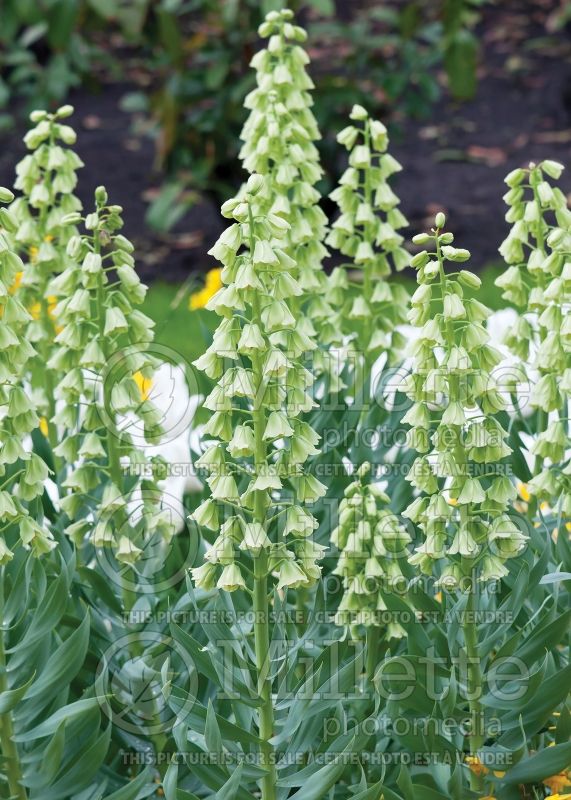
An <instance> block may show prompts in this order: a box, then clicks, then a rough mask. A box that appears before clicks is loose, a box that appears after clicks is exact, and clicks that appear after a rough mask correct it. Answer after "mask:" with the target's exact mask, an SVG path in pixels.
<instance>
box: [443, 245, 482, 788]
mask: <svg viewBox="0 0 571 800" xmlns="http://www.w3.org/2000/svg"><path fill="white" fill-rule="evenodd" d="M439 234H440V229H437V231H436V237H435V238H436V256H437V258H438V265H439V278H440V290H441V295H442V298H444V296H445V294H446V273H445V270H444V259H443V257H442V250H441V245H440V241H439ZM442 302H443V300H442ZM445 333H446V340H447V345H448V347H449V348H451V347H452V345H453V344H454V330H453V324H452V322H450V321H447V323H446V329H445ZM452 378H454V380H452ZM458 388H459V387H458V379H457V378H456V377H455V376H450V383H449V391H450V400H451V401H455V400H457V399H458ZM454 454H455V457H456V459H457V461H458V464H459V465H460V464H461V465H462V467H463V469H464V471H465V468H466V453H465V450H464V448H463V447H462V446H461V443H460V441H459V440H457V442H456V446H455V448H454ZM466 511H467V509H466V508H465V507H460V517H461V521H462V522H466V521H467V520H466ZM462 566H463V568H464V569H463V571H464V572H465V573H466V574H469V573H470V572H472V570H473V563H472V562H471V561H470V560H464V563H463V565H462ZM477 607H478V592H477V588H476V584H475V578H474V576H473V575H472V576H471V582H470V590H469V593H468V597H467V600H466V608H465V612H464V619H463V623H462V629H463V632H464V642H465V645H466V657H467V661H468V664H467V678H468V680H467V690H468V704H469V708H470V719H471V730H470V755H471V756H473V757H476V756H477V753H478V750H479V749H480V747H481V746H482V745H483V743H484V735H483V731H482V730H481V712H482V705H481V702H480V697H481V695H482V681H483V676H482V666H481V661H480V655H479V653H478V629H477V626H476V610H477ZM470 788H471V789H472V790H473V791H482V790H483V788H484V784H483V778H482V776H481V775H477V774H476V773H475V772H472V771H471V772H470Z"/></svg>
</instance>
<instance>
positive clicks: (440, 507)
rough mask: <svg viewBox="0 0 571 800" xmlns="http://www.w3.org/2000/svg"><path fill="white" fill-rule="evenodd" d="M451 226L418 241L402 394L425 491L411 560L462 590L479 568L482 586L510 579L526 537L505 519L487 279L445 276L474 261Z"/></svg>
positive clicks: (415, 511) (409, 513)
mask: <svg viewBox="0 0 571 800" xmlns="http://www.w3.org/2000/svg"><path fill="white" fill-rule="evenodd" d="M445 221H446V220H445V218H444V214H442V213H439V214H438V215H437V216H436V224H435V229H433V231H432V233H430V234H420V235H419V236H415V237H414V239H413V242H414V243H415V244H419V245H426V247H427V249H425V250H422V251H421V252H420V253H418V254H417V255H415V256H414V258H413V259H412V266H413V267H415V268H416V269H417V270H418V288H417V290H416V291H415V293H414V294H413V296H412V299H411V304H412V307H411V311H410V317H409V318H410V321H411V323H412V324H413V325H414V326H415V327H417V328H419V336H418V339H417V340H416V341H415V343H414V348H413V354H414V366H413V369H412V372H411V374H410V375H408V376H407V378H406V379H405V380H404V382H403V385H402V387H401V388H402V390H403V391H404V392H405V394H406V395H407V397H408V398H409V399H410V400H411V401H412V405H411V407H410V408H409V410H408V411H407V413H406V414H405V416H404V417H403V422H405V423H407V424H409V425H410V426H411V427H410V430H409V433H408V437H407V439H408V445H409V446H410V447H411V448H413V449H415V450H416V451H418V453H419V455H418V457H417V458H416V460H415V461H414V463H413V465H412V467H411V471H410V473H409V475H408V476H407V480H409V481H410V483H411V484H412V486H414V487H415V489H417V490H418V491H419V493H420V494H419V496H418V497H417V498H416V499H415V500H414V501H413V502H412V504H411V505H410V506H409V507H408V508H407V509H406V511H405V512H404V516H406V517H408V518H409V519H410V520H411V521H412V522H414V523H415V524H417V525H418V527H419V528H420V529H421V531H422V532H423V534H424V541H423V542H422V544H421V545H420V546H419V547H417V548H416V552H415V554H414V555H413V556H412V557H411V558H410V559H409V560H410V563H412V564H414V565H416V566H418V567H419V568H420V569H421V571H422V572H424V573H425V574H431V573H432V571H433V569H434V566H435V562H439V563H440V562H442V563H441V566H442V569H441V570H440V574H439V579H438V581H437V584H438V585H440V586H443V587H445V588H447V589H456V588H458V587H459V586H460V585H461V583H462V579H463V578H464V577H465V576H468V575H471V574H473V573H474V572H475V571H477V572H478V573H479V579H480V580H481V581H483V582H485V581H488V580H493V579H499V578H501V577H503V576H504V575H506V574H507V570H506V567H505V566H504V564H505V561H506V560H507V559H509V558H511V557H513V556H516V555H517V554H518V553H519V552H520V551H521V550H522V548H523V547H524V545H525V540H526V537H525V536H524V535H523V534H522V533H521V532H520V530H519V529H518V527H517V526H516V525H515V523H514V522H513V521H512V519H511V517H510V516H509V514H508V513H507V512H508V509H509V505H510V502H511V500H513V498H514V496H515V489H514V487H513V485H512V483H511V481H510V479H509V477H508V476H507V475H505V474H503V473H504V471H503V470H502V469H501V467H502V465H501V464H498V462H500V461H502V459H504V458H506V457H507V456H508V455H509V454H510V452H511V449H510V447H509V446H508V445H507V443H506V437H507V433H506V431H505V430H504V429H503V427H502V425H501V424H500V422H499V420H498V418H497V416H496V413H497V412H498V411H500V410H501V409H502V408H503V401H502V397H501V395H500V394H499V392H498V389H497V386H496V384H495V382H494V379H493V376H492V370H493V368H494V367H495V366H496V365H497V364H498V363H499V361H500V360H501V357H502V356H501V353H500V352H499V351H498V350H497V349H496V348H494V347H492V346H491V345H490V342H489V336H488V333H487V331H486V329H485V327H484V325H483V323H484V321H485V320H486V318H487V317H488V316H489V314H490V311H489V309H488V308H487V307H486V306H485V305H483V304H482V303H480V302H479V301H478V300H477V299H476V298H475V297H471V296H470V294H471V291H472V290H474V289H477V288H479V286H480V279H479V278H478V277H477V275H475V274H474V273H472V272H470V271H468V270H465V269H460V270H459V271H457V272H456V271H455V272H451V273H448V274H447V273H446V272H445V264H446V263H451V264H454V265H455V264H461V263H462V262H465V261H467V260H468V259H469V257H470V253H469V252H468V251H467V250H463V249H461V248H456V247H454V246H453V245H452V242H453V236H452V234H451V233H445V232H443V231H442V228H443V227H444V225H445ZM467 290H468V291H467Z"/></svg>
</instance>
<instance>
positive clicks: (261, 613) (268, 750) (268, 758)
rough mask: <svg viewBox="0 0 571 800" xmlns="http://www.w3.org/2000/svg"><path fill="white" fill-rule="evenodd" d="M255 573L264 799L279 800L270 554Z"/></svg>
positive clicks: (259, 560)
mask: <svg viewBox="0 0 571 800" xmlns="http://www.w3.org/2000/svg"><path fill="white" fill-rule="evenodd" d="M254 568H255V572H254V644H255V650H256V671H257V678H258V692H259V694H260V697H261V700H262V705H261V707H260V710H259V737H260V739H262V741H263V744H262V745H261V752H260V756H261V759H260V766H261V767H263V768H264V769H266V770H267V774H266V775H265V776H264V777H263V778H262V780H261V790H262V795H261V796H262V800H275V798H276V782H277V774H276V767H275V763H274V757H273V754H274V750H273V747H272V745H271V744H270V741H269V740H270V739H271V738H272V736H273V735H274V711H273V706H272V683H271V679H270V677H269V676H268V665H269V649H270V638H269V630H268V616H269V607H268V584H267V580H268V579H267V556H266V554H265V553H264V552H263V550H262V551H261V552H260V555H259V556H257V557H256V559H255V567H254Z"/></svg>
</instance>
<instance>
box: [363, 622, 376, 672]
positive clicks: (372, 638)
mask: <svg viewBox="0 0 571 800" xmlns="http://www.w3.org/2000/svg"><path fill="white" fill-rule="evenodd" d="M378 651H379V628H378V627H377V626H376V625H371V627H369V628H367V663H366V671H367V678H368V680H369V681H372V680H373V678H374V677H375V670H376V668H377V662H378Z"/></svg>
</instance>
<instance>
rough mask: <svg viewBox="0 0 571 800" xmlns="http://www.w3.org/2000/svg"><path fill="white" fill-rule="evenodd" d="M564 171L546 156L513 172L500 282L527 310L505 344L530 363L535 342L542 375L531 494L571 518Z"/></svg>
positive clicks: (570, 280) (569, 291)
mask: <svg viewBox="0 0 571 800" xmlns="http://www.w3.org/2000/svg"><path fill="white" fill-rule="evenodd" d="M562 171H563V166H562V165H561V164H558V163H557V162H555V161H543V162H541V163H540V164H537V165H535V164H530V166H529V168H527V169H516V170H513V171H512V172H510V174H509V175H508V176H507V177H506V183H507V185H508V187H509V189H508V192H507V193H506V194H505V195H504V200H505V202H506V203H507V205H508V207H509V210H508V212H507V214H506V220H507V221H508V222H510V223H511V224H512V227H511V230H510V233H509V235H508V237H507V238H506V240H505V241H504V242H503V244H502V246H501V247H500V253H501V254H502V256H503V258H504V260H505V261H506V263H507V264H509V267H508V269H507V270H506V271H505V272H504V273H503V274H502V275H501V276H500V277H499V278H498V279H497V280H496V285H497V286H499V287H500V288H501V289H503V297H504V298H505V299H506V300H509V301H510V302H512V303H513V304H514V305H515V306H516V307H517V308H518V310H519V312H520V316H519V319H518V321H517V324H516V326H515V327H514V328H513V330H510V331H509V332H508V334H507V338H506V344H507V345H508V347H510V349H511V350H512V351H513V353H514V354H515V355H516V356H517V357H519V358H520V359H522V360H524V361H525V360H526V359H529V357H530V350H531V347H530V346H531V345H532V344H533V358H532V359H531V365H532V367H533V369H534V370H535V371H536V373H537V375H538V379H537V380H536V381H535V382H534V385H533V389H532V393H531V398H530V402H531V406H532V407H534V408H535V409H537V410H538V412H539V417H538V419H539V425H538V428H539V432H538V435H537V437H536V438H535V441H534V444H533V447H532V452H533V453H534V454H535V456H536V459H537V461H536V471H537V473H538V474H536V475H535V476H534V477H533V479H532V481H531V482H530V484H529V486H530V491H532V492H533V493H534V494H535V495H537V497H538V498H539V499H540V500H546V501H548V502H549V503H550V504H553V505H554V506H557V507H561V509H562V512H563V514H564V516H566V517H571V461H570V459H569V451H570V448H571V428H570V423H569V400H570V397H571V211H570V210H569V208H568V205H567V198H566V197H565V195H564V193H563V192H562V191H561V189H559V187H558V186H554V185H553V183H552V182H553V181H556V180H557V179H558V178H559V177H560V176H561V173H562Z"/></svg>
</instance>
